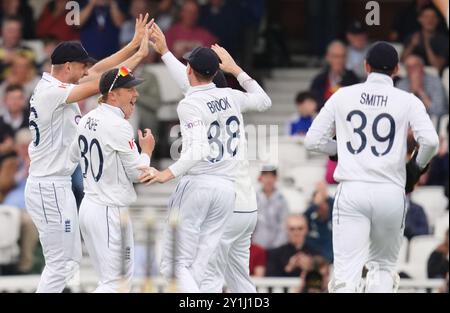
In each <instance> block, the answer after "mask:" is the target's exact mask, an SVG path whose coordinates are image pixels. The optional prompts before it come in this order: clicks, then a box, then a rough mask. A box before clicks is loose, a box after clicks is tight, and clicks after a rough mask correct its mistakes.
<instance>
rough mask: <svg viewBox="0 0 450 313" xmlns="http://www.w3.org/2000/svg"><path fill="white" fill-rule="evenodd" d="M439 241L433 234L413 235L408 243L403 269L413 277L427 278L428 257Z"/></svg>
mask: <svg viewBox="0 0 450 313" xmlns="http://www.w3.org/2000/svg"><path fill="white" fill-rule="evenodd" d="M440 243H441V240H440V239H438V238H436V237H435V236H433V235H425V236H416V237H413V238H412V239H411V241H410V243H409V262H408V263H407V266H406V267H404V268H403V270H405V272H407V273H408V274H409V275H410V276H411V277H412V278H414V279H425V278H427V263H428V258H429V257H430V255H431V253H432V252H433V251H434V249H436V247H437V246H438V245H439V244H440Z"/></svg>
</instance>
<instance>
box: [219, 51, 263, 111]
mask: <svg viewBox="0 0 450 313" xmlns="http://www.w3.org/2000/svg"><path fill="white" fill-rule="evenodd" d="M211 49H212V50H213V51H214V52H215V53H216V54H217V55H218V57H219V59H220V69H221V70H222V71H224V72H226V73H229V74H231V75H233V76H234V77H236V79H237V80H238V81H239V84H240V85H241V87H242V88H244V90H245V91H246V93H243V92H240V91H235V95H236V96H237V97H239V100H240V101H238V103H239V104H240V105H241V111H242V112H245V111H249V110H253V111H255V110H256V111H265V110H267V109H269V108H270V107H271V106H272V100H271V99H270V98H269V96H268V95H267V93H266V92H265V91H264V90H263V89H262V87H261V86H260V85H259V84H258V83H257V82H256V80H254V79H252V78H251V77H250V76H249V75H248V74H247V73H245V72H244V70H243V69H242V68H240V67H239V66H238V65H237V64H236V62H235V61H234V59H233V57H232V56H231V55H230V54H229V53H228V51H227V50H225V49H224V48H222V47H221V46H219V45H217V44H216V45H213V46H212V47H211Z"/></svg>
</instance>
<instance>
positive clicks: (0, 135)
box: [0, 118, 14, 155]
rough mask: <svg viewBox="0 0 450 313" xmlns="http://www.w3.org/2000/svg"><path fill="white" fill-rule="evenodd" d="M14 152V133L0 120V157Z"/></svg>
mask: <svg viewBox="0 0 450 313" xmlns="http://www.w3.org/2000/svg"><path fill="white" fill-rule="evenodd" d="M13 150H14V131H13V129H12V128H11V126H9V125H8V124H6V123H5V121H3V118H0V155H6V154H7V153H9V152H11V151H13Z"/></svg>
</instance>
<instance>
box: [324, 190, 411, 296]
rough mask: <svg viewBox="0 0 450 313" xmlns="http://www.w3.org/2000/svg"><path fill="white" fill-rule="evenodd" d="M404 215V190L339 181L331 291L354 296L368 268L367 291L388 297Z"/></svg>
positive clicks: (394, 277)
mask: <svg viewBox="0 0 450 313" xmlns="http://www.w3.org/2000/svg"><path fill="white" fill-rule="evenodd" d="M405 217H406V200H405V191H404V188H401V187H400V186H397V185H395V184H387V183H365V182H342V183H340V184H339V186H338V189H337V192H336V198H335V202H334V207H333V253H334V273H333V279H332V281H331V283H330V288H329V289H330V292H356V289H357V286H358V285H359V283H360V281H361V277H362V270H363V267H364V265H367V267H368V269H369V272H368V274H367V279H366V287H365V291H366V292H383V293H392V292H393V290H394V284H395V279H396V277H397V273H396V265H397V259H398V255H399V251H400V247H401V243H402V238H403V231H404V227H405Z"/></svg>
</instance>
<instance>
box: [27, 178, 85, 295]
mask: <svg viewBox="0 0 450 313" xmlns="http://www.w3.org/2000/svg"><path fill="white" fill-rule="evenodd" d="M25 203H26V207H27V211H28V213H29V214H30V216H31V218H32V220H33V222H34V224H35V225H36V228H37V230H38V232H39V240H40V242H41V246H42V249H43V253H44V258H45V268H44V270H43V272H42V275H41V279H40V281H39V285H38V287H37V290H36V292H38V293H58V292H62V291H63V290H64V287H65V286H66V283H67V282H68V281H69V280H70V279H71V278H72V277H73V275H74V274H75V273H76V272H77V271H78V270H79V264H80V261H81V239H80V229H79V226H78V212H77V205H76V201H75V196H74V195H73V192H72V183H71V180H70V176H69V177H44V178H42V177H31V176H30V177H29V178H28V180H27V184H26V187H25Z"/></svg>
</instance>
